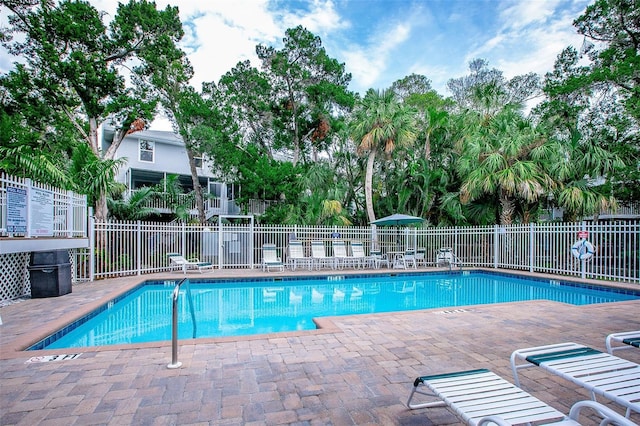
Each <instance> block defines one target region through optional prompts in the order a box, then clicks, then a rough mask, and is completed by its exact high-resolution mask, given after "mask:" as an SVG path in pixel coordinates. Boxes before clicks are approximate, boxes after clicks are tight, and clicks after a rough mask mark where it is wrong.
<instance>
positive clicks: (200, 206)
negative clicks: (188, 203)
mask: <svg viewBox="0 0 640 426" xmlns="http://www.w3.org/2000/svg"><path fill="white" fill-rule="evenodd" d="M185 148H186V149H187V157H188V158H189V170H191V182H192V183H193V192H194V193H195V194H196V209H197V210H198V221H199V222H200V223H202V224H203V223H205V222H206V221H207V217H206V216H205V212H204V201H203V198H202V186H200V179H198V171H197V170H196V162H195V159H194V157H193V151H192V150H191V149H190V148H189V147H187V144H185Z"/></svg>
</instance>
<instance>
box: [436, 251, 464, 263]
mask: <svg viewBox="0 0 640 426" xmlns="http://www.w3.org/2000/svg"><path fill="white" fill-rule="evenodd" d="M436 266H448V267H449V268H451V267H452V266H462V262H461V261H460V259H458V257H457V256H456V255H455V254H454V253H453V249H452V248H451V247H442V248H441V249H439V250H438V251H437V252H436Z"/></svg>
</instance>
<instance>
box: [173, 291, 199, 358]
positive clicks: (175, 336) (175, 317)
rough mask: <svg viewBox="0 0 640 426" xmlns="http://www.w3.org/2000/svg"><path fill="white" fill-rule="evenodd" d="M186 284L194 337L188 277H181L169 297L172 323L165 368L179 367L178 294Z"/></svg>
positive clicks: (194, 329)
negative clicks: (169, 357) (168, 354)
mask: <svg viewBox="0 0 640 426" xmlns="http://www.w3.org/2000/svg"><path fill="white" fill-rule="evenodd" d="M185 283H186V284H187V300H188V301H189V310H190V311H191V320H192V321H193V338H194V339H195V338H196V314H195V311H194V309H193V298H192V297H191V285H190V282H189V279H188V278H183V279H182V280H181V281H180V282H179V283H178V284H176V286H175V287H174V289H173V295H172V297H171V300H172V307H171V315H172V325H171V363H170V364H168V365H167V368H180V367H181V366H182V363H181V362H179V361H178V296H179V295H180V287H181V286H182V284H185Z"/></svg>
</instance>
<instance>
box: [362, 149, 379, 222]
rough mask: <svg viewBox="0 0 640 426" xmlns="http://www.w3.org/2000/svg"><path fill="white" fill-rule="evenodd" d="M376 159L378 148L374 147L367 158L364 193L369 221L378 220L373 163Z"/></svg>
mask: <svg viewBox="0 0 640 426" xmlns="http://www.w3.org/2000/svg"><path fill="white" fill-rule="evenodd" d="M375 159H376V150H375V148H372V149H371V151H369V157H368V158H367V172H366V175H365V182H364V194H365V201H366V204H367V216H369V222H373V221H374V220H376V214H375V213H374V211H373V163H374V161H375Z"/></svg>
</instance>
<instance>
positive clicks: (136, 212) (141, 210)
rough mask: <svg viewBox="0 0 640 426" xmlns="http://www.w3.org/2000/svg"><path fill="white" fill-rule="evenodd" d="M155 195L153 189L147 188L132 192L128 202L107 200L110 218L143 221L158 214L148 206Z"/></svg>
mask: <svg viewBox="0 0 640 426" xmlns="http://www.w3.org/2000/svg"><path fill="white" fill-rule="evenodd" d="M154 194H155V192H154V190H153V188H150V187H145V188H140V189H138V190H136V191H132V192H131V194H130V195H129V198H128V199H126V200H124V199H113V198H107V206H108V207H109V216H110V217H113V218H115V219H117V220H141V219H146V218H148V217H149V216H152V215H154V214H157V213H158V211H157V210H156V209H154V208H153V207H148V205H147V204H148V203H149V202H150V201H151V198H152V197H153V196H154Z"/></svg>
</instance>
